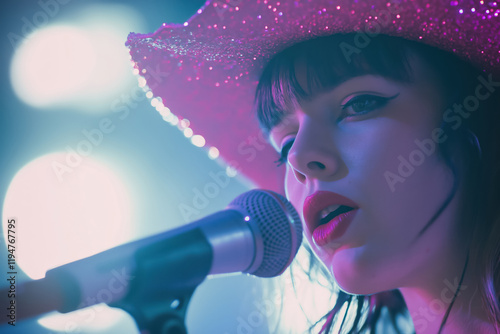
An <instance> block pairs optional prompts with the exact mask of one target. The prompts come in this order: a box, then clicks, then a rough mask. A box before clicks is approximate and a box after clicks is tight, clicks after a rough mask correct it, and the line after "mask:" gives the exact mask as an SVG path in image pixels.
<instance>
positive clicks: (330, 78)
mask: <svg viewBox="0 0 500 334" xmlns="http://www.w3.org/2000/svg"><path fill="white" fill-rule="evenodd" d="M355 37H356V34H354V33H350V34H337V35H332V36H327V37H320V38H315V39H312V40H308V41H305V42H301V43H298V44H295V45H293V46H291V47H289V48H288V49H285V50H284V51H282V52H281V53H278V54H277V55H275V56H274V57H273V58H272V59H271V60H270V61H269V63H268V64H267V66H266V67H265V68H264V70H263V73H262V75H261V77H260V80H259V84H258V86H257V90H256V93H255V103H254V111H255V112H256V113H257V118H258V120H259V123H260V126H261V128H262V130H263V131H264V132H265V133H266V134H268V133H269V132H270V131H271V129H272V128H273V127H275V126H276V125H278V124H279V123H280V122H281V121H282V120H283V118H284V117H286V115H287V114H288V113H290V112H292V110H294V108H296V107H297V106H298V105H299V103H300V101H302V100H306V101H307V100H310V99H312V98H313V97H314V96H316V95H318V94H321V93H323V92H325V91H328V90H330V89H333V88H334V87H336V86H337V85H339V84H341V83H342V82H344V81H346V80H348V79H351V78H354V77H357V76H362V75H378V76H383V77H386V78H389V79H392V80H395V81H401V82H410V81H411V80H412V77H413V76H412V72H411V68H410V66H409V63H408V49H409V48H408V43H409V42H408V41H407V40H404V39H401V38H397V37H390V36H385V35H380V36H377V37H376V38H373V40H371V41H370V43H369V44H368V45H367V46H366V47H364V48H362V49H359V48H357V47H356V46H355V41H356V40H355Z"/></svg>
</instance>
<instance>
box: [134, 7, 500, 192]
mask: <svg viewBox="0 0 500 334" xmlns="http://www.w3.org/2000/svg"><path fill="white" fill-rule="evenodd" d="M499 13H500V9H499V8H497V7H496V6H493V5H491V4H488V3H485V4H482V5H478V4H477V3H475V1H451V2H449V1H446V2H434V3H431V2H428V1H399V0H398V1H397V0H393V1H387V0H384V1H381V0H375V1H370V2H369V4H368V3H367V2H363V1H358V2H353V1H351V0H337V1H335V4H333V5H332V3H331V1H326V0H318V1H314V2H305V1H283V2H281V3H279V5H278V3H276V2H272V1H260V2H257V1H241V0H232V1H229V2H226V6H225V7H224V6H223V2H222V1H212V2H207V3H206V5H205V6H204V7H203V8H202V9H200V10H199V11H198V12H197V13H196V14H195V15H194V16H193V17H192V18H191V19H190V20H189V21H188V22H186V23H185V24H184V25H167V24H164V25H163V26H162V27H161V28H160V29H158V30H157V31H156V32H154V33H151V34H137V33H131V34H130V35H129V38H128V41H127V45H128V47H129V48H130V55H131V57H132V60H133V63H134V66H135V68H136V73H138V74H139V75H141V76H142V77H143V78H144V79H142V80H145V81H143V84H147V87H148V88H149V89H151V91H152V93H153V96H154V98H157V99H158V100H159V103H160V108H158V107H157V109H158V110H159V111H160V113H161V114H163V115H164V116H165V118H166V119H168V117H169V116H168V113H169V112H168V111H167V110H168V109H166V107H168V108H169V110H170V111H171V112H172V113H173V114H175V115H176V116H178V117H179V118H182V119H187V120H189V121H190V123H189V127H190V128H191V129H192V131H193V133H194V134H197V135H201V136H203V138H204V139H205V140H206V143H207V144H206V145H205V147H206V148H210V147H214V148H216V149H217V150H218V152H220V156H221V158H222V159H223V161H224V163H225V164H227V165H228V166H230V167H232V169H233V170H236V171H237V172H238V173H239V174H240V175H243V176H244V177H246V178H247V179H249V180H250V181H251V182H253V184H254V185H255V186H257V187H261V188H267V189H270V190H274V191H278V192H281V193H283V176H284V167H283V166H282V167H279V168H277V167H276V166H275V165H274V163H273V162H274V161H275V160H276V159H277V158H278V155H277V153H276V152H275V151H274V150H273V149H272V147H271V146H270V145H269V144H268V143H267V142H266V138H264V137H263V135H262V134H261V131H260V129H259V126H258V123H257V120H256V117H255V115H254V114H253V113H252V112H251V110H252V105H253V99H254V94H255V88H256V87H257V83H258V79H259V77H260V74H261V72H262V69H263V67H264V66H265V64H266V63H267V61H268V60H269V59H270V58H272V56H273V55H275V54H276V53H278V52H280V51H282V50H284V49H285V48H287V47H289V46H291V45H293V44H295V43H298V42H300V41H304V40H307V39H311V38H313V37H319V36H325V35H331V34H335V33H346V32H357V34H356V36H359V38H358V40H357V39H353V43H352V46H353V47H354V48H357V49H362V48H363V45H364V44H363V43H366V42H368V43H369V41H370V39H372V38H376V36H377V35H378V34H386V35H391V36H400V37H403V38H406V39H409V40H414V41H420V42H422V43H425V44H428V45H431V46H435V47H438V48H441V49H443V50H446V51H449V52H453V53H455V54H457V55H458V56H459V57H462V58H463V59H465V60H467V61H470V62H471V63H474V64H475V65H477V66H479V67H481V68H482V69H484V70H485V71H487V72H495V73H498V69H499V63H500V53H499V45H500V34H499V33H498V31H499V29H498V28H499V20H500V17H499ZM163 105H164V106H165V108H162V106H163ZM185 124H186V123H184V125H185ZM217 150H215V151H217ZM212 151H214V149H212Z"/></svg>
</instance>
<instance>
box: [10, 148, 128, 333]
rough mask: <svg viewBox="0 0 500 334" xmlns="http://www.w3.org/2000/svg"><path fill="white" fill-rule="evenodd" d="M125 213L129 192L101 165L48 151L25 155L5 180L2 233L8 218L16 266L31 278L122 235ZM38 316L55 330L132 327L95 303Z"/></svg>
mask: <svg viewBox="0 0 500 334" xmlns="http://www.w3.org/2000/svg"><path fill="white" fill-rule="evenodd" d="M132 215H133V209H132V205H131V201H130V198H129V191H128V189H127V188H126V186H125V185H124V184H123V182H122V181H121V180H120V178H119V177H118V176H117V175H116V174H115V173H114V172H113V171H112V170H111V169H110V168H109V167H107V166H105V165H104V164H102V163H99V162H97V161H95V160H93V159H91V158H89V157H85V158H82V160H79V161H77V160H75V159H73V158H72V157H70V156H69V155H68V154H67V153H52V154H48V155H45V156H42V157H40V158H37V159H35V160H33V161H31V162H29V163H28V164H27V165H25V166H24V167H23V168H21V170H19V172H18V173H17V174H16V175H15V176H14V178H13V179H12V181H11V183H10V185H9V188H8V190H7V193H6V197H5V202H4V204H3V219H2V221H3V222H4V225H3V232H4V233H3V234H4V237H5V238H7V237H8V235H9V232H8V224H7V222H8V221H9V219H11V218H15V221H16V223H15V236H16V240H15V256H16V266H17V268H16V269H18V270H19V269H22V270H23V271H24V272H25V273H26V274H27V275H28V276H30V277H31V278H33V279H39V278H42V277H44V276H45V272H46V271H47V270H49V269H51V268H53V267H57V266H61V265H63V264H65V263H68V262H71V261H74V260H77V259H80V258H84V257H88V256H90V255H93V254H96V253H99V252H101V251H104V250H106V249H108V248H111V247H114V246H117V245H119V244H123V243H125V242H128V241H130V239H131V238H132V232H133V226H132V222H131V220H132V219H131V217H132ZM11 227H12V226H11ZM38 322H39V323H40V324H41V325H43V326H44V327H47V328H49V329H51V330H54V331H63V332H64V331H65V332H68V331H69V332H83V333H92V332H95V330H96V329H101V330H107V329H109V328H112V329H113V331H112V332H120V333H126V332H127V333H136V332H137V329H136V327H135V325H134V322H133V320H132V319H131V318H130V316H128V315H127V314H126V313H125V312H123V311H121V310H113V309H111V308H109V307H107V306H106V305H103V304H98V305H94V306H91V307H87V308H85V309H82V310H79V311H76V312H72V313H69V314H65V315H60V314H57V313H55V314H49V315H48V316H46V317H43V318H40V319H39V320H38Z"/></svg>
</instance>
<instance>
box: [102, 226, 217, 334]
mask: <svg viewBox="0 0 500 334" xmlns="http://www.w3.org/2000/svg"><path fill="white" fill-rule="evenodd" d="M194 241H197V242H194ZM181 246H182V247H181ZM211 252H212V250H211V247H210V245H209V244H208V243H207V242H206V241H205V240H204V237H203V235H202V234H201V233H200V232H199V231H198V230H196V231H192V232H191V233H188V234H184V235H179V236H177V237H176V238H175V239H171V240H169V242H163V243H162V242H160V243H156V244H153V245H151V246H149V247H146V248H143V249H141V250H140V251H138V252H137V254H136V264H137V268H136V269H137V270H136V271H135V277H134V278H133V279H132V280H131V288H130V290H129V293H128V294H127V296H126V297H125V298H123V299H121V300H119V301H118V302H116V303H111V304H110V306H113V307H118V308H121V309H123V310H124V311H126V312H127V313H129V314H130V315H131V316H132V317H133V318H134V320H135V322H136V324H137V326H138V327H139V329H140V330H141V333H142V334H187V329H186V324H185V317H186V311H187V308H188V305H189V301H190V300H191V297H192V295H193V293H194V291H195V290H196V288H197V287H198V285H199V284H200V283H201V282H203V281H204V280H205V277H206V276H207V274H208V272H209V271H210V266H211V255H210V254H211ZM158 254H162V256H158ZM168 268H175V270H169V269H168Z"/></svg>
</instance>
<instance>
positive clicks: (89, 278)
mask: <svg viewBox="0 0 500 334" xmlns="http://www.w3.org/2000/svg"><path fill="white" fill-rule="evenodd" d="M301 242H302V225H301V222H300V218H299V215H298V214H297V212H296V211H295V209H294V208H293V206H292V204H291V203H290V202H288V201H287V200H286V198H285V197H283V196H281V195H280V194H277V193H274V192H272V191H269V190H260V189H256V190H251V191H248V192H246V193H244V194H242V195H240V196H238V197H237V198H236V199H234V200H233V201H232V202H231V203H230V204H229V205H228V207H227V208H226V209H225V210H222V211H219V212H216V213H214V214H212V215H209V216H207V217H205V218H202V219H200V220H198V221H195V222H192V223H190V224H187V225H185V226H181V227H179V228H176V229H173V230H170V231H166V232H163V233H161V234H158V235H154V236H151V237H148V238H145V239H140V240H137V241H133V242H130V243H127V244H124V245H120V246H117V247H115V248H111V249H109V250H106V251H104V252H102V253H99V254H96V255H93V256H90V257H88V258H84V259H81V260H78V261H75V262H71V263H68V264H66V265H63V266H61V267H57V268H54V269H51V270H49V271H47V273H46V276H45V278H43V279H41V280H37V281H31V282H28V283H26V284H23V285H21V286H20V287H19V288H18V296H17V299H18V302H17V304H18V306H19V307H18V315H17V320H20V319H21V318H27V317H32V316H35V315H39V314H42V313H46V312H49V311H53V310H57V311H59V312H63V313H65V312H70V311H73V310H76V309H79V308H82V307H87V306H91V305H93V304H97V303H101V302H104V303H106V304H110V305H111V306H113V304H116V305H119V304H120V303H121V302H122V301H124V300H132V301H134V300H159V298H162V296H168V295H171V294H172V293H182V292H185V291H190V290H192V289H193V288H195V287H196V286H197V285H199V284H200V283H201V282H202V281H203V280H204V279H205V278H206V277H207V276H208V275H213V274H223V273H235V272H243V273H247V274H251V275H255V276H258V277H274V276H278V275H280V274H282V273H283V272H284V271H285V270H286V268H287V267H288V266H289V265H290V263H291V262H292V260H293V258H294V257H295V255H296V254H297V251H298V249H299V247H300V245H301Z"/></svg>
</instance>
